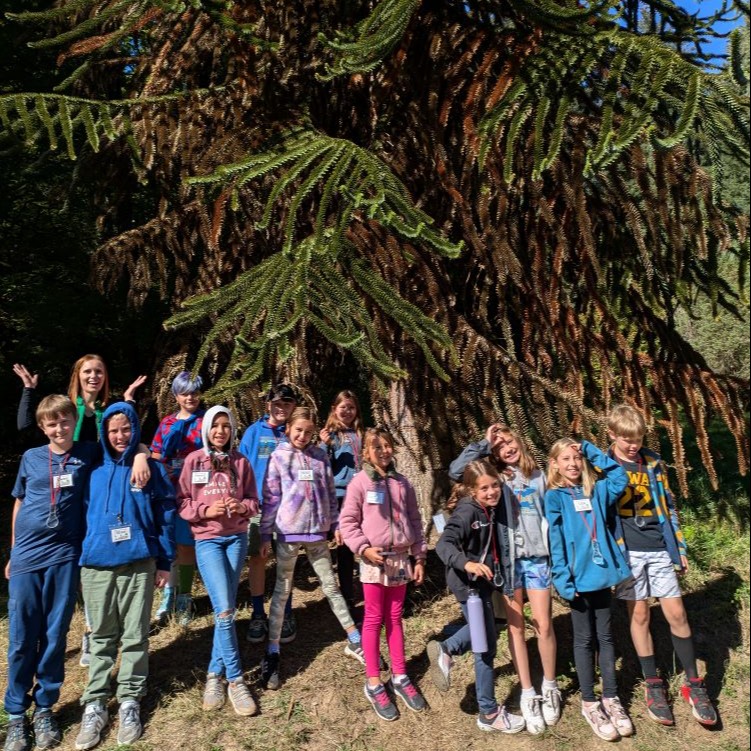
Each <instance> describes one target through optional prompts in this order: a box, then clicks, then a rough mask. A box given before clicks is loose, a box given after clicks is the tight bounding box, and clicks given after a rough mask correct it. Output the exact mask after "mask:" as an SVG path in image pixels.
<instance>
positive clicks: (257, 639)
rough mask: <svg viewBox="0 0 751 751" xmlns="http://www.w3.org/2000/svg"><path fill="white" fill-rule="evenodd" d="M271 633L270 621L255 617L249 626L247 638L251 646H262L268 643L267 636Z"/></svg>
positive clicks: (265, 618)
mask: <svg viewBox="0 0 751 751" xmlns="http://www.w3.org/2000/svg"><path fill="white" fill-rule="evenodd" d="M268 633H269V619H268V618H267V617H266V616H265V615H264V616H262V617H261V616H253V617H252V618H251V619H250V623H249V624H248V632H247V634H246V635H245V638H246V639H247V640H248V641H249V642H250V643H251V644H260V643H261V642H264V641H266V635H267V634H268Z"/></svg>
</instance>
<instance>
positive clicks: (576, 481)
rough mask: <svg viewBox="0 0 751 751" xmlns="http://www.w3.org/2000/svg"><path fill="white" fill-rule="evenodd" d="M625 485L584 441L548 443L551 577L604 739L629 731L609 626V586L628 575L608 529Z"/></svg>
mask: <svg viewBox="0 0 751 751" xmlns="http://www.w3.org/2000/svg"><path fill="white" fill-rule="evenodd" d="M592 465H594V466H595V467H597V469H598V470H600V476H601V477H602V479H598V475H597V474H596V473H595V470H594V469H593V468H592ZM627 485H628V477H627V475H626V473H625V472H624V471H623V469H622V467H621V466H620V465H619V464H618V463H617V462H615V461H613V460H612V459H610V458H609V457H608V456H606V455H605V454H603V453H602V451H600V450H599V449H598V448H597V447H596V446H594V445H592V444H591V443H589V442H588V441H582V442H581V443H577V442H576V441H574V440H572V439H570V438H562V439H561V440H559V441H556V443H555V444H553V447H552V448H551V450H550V462H549V466H548V477H547V486H548V491H547V493H546V494H545V516H546V517H547V520H548V523H549V532H548V533H549V536H550V562H551V568H552V574H553V584H554V585H555V588H556V589H557V590H558V592H559V593H560V595H561V597H563V598H565V599H566V600H568V601H569V605H570V606H571V621H572V625H573V631H574V663H575V665H576V674H577V677H578V678H579V687H580V690H581V695H582V715H583V716H584V719H585V720H586V721H587V723H588V724H589V726H590V727H591V728H592V730H593V732H594V733H595V735H596V736H598V737H599V738H602V739H603V740H606V741H614V740H617V739H618V738H619V737H620V736H621V735H624V736H626V735H632V734H633V732H634V728H633V725H632V724H631V720H630V719H629V718H628V715H627V714H626V712H625V710H624V709H623V706H622V704H621V702H620V700H619V698H618V690H617V685H616V678H615V649H614V645H613V636H612V633H611V628H610V601H611V593H610V588H611V587H613V586H615V585H616V584H618V583H620V582H622V581H623V580H624V579H626V578H628V576H630V570H629V567H628V564H627V563H626V559H625V557H624V555H623V551H622V549H621V548H620V546H619V545H618V543H617V542H616V540H615V538H614V537H613V534H612V532H611V530H610V528H609V525H610V520H611V519H612V514H613V510H614V506H615V504H616V502H617V501H618V498H619V497H620V496H621V494H622V493H623V491H624V490H625V488H626V486H627ZM595 652H599V657H600V660H599V662H600V673H601V674H602V697H603V699H602V703H600V702H599V701H598V700H597V698H596V696H595V692H594V685H595V671H594V660H595Z"/></svg>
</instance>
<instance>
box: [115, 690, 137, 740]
mask: <svg viewBox="0 0 751 751" xmlns="http://www.w3.org/2000/svg"><path fill="white" fill-rule="evenodd" d="M118 717H119V720H120V727H119V728H118V730H117V742H118V744H119V745H121V746H127V745H128V744H130V743H135V742H136V741H137V740H138V739H139V738H140V737H141V736H142V735H143V725H141V705H140V704H139V703H138V702H137V701H133V699H130V700H128V701H124V702H123V703H122V704H121V705H120V712H119V713H118Z"/></svg>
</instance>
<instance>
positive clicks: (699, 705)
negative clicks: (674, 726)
mask: <svg viewBox="0 0 751 751" xmlns="http://www.w3.org/2000/svg"><path fill="white" fill-rule="evenodd" d="M681 696H683V698H684V699H685V700H686V701H687V702H688V703H689V704H690V705H691V714H692V715H693V716H694V718H695V719H696V721H697V722H699V723H701V724H702V725H706V726H707V727H712V725H716V724H717V712H715V708H714V707H713V706H712V702H711V701H710V700H709V695H708V694H707V688H706V686H705V685H704V681H703V680H702V679H701V678H689V679H688V681H687V682H686V683H684V684H683V685H682V686H681Z"/></svg>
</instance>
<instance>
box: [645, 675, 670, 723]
mask: <svg viewBox="0 0 751 751" xmlns="http://www.w3.org/2000/svg"><path fill="white" fill-rule="evenodd" d="M644 698H645V699H646V702H647V714H648V715H649V716H650V717H651V718H652V719H653V720H654V721H655V722H659V723H660V724H661V725H674V724H675V718H674V717H673V712H672V710H671V709H670V704H668V697H667V694H666V693H665V684H664V683H663V680H662V678H647V679H646V680H645V681H644Z"/></svg>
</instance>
